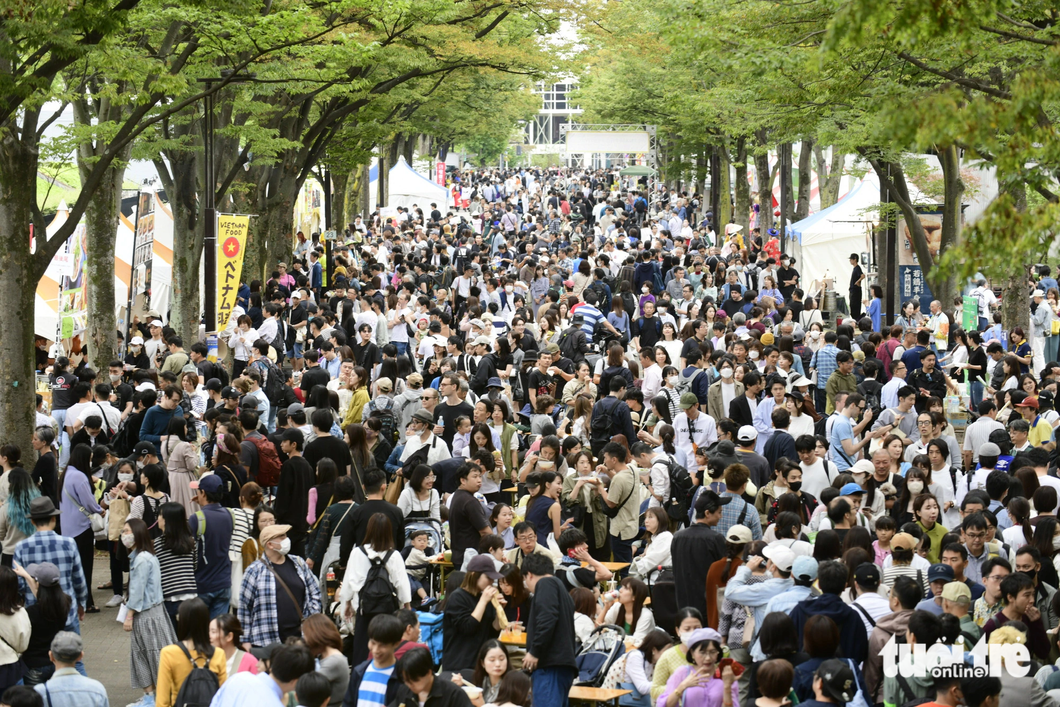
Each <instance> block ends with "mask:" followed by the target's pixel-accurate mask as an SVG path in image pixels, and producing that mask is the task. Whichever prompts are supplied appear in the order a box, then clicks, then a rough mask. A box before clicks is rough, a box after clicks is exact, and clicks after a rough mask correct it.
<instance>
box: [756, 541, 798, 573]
mask: <svg viewBox="0 0 1060 707" xmlns="http://www.w3.org/2000/svg"><path fill="white" fill-rule="evenodd" d="M762 554H763V555H764V556H765V557H766V559H767V560H772V561H773V564H774V565H776V566H777V569H779V570H781V571H782V572H791V566H792V565H794V564H795V553H794V552H792V551H791V550H790V549H789V548H788V547H787V546H785V545H781V544H779V543H770V544H769V545H766V546H765V548H763V549H762Z"/></svg>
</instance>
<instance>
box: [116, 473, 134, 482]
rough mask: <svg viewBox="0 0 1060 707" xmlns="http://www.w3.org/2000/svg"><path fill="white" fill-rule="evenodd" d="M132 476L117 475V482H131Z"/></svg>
mask: <svg viewBox="0 0 1060 707" xmlns="http://www.w3.org/2000/svg"><path fill="white" fill-rule="evenodd" d="M132 480H133V475H132V474H118V481H132Z"/></svg>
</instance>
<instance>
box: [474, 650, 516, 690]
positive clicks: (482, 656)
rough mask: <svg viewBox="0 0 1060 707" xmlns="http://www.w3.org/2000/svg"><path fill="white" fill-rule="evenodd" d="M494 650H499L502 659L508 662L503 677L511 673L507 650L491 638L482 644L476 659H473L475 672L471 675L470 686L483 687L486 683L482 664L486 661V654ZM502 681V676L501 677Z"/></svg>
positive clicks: (484, 669)
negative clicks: (502, 655) (502, 654)
mask: <svg viewBox="0 0 1060 707" xmlns="http://www.w3.org/2000/svg"><path fill="white" fill-rule="evenodd" d="M494 648H499V649H500V650H501V652H502V653H504V659H505V660H506V661H507V662H508V668H507V669H506V670H505V671H504V673H505V675H507V674H508V673H509V672H511V669H512V662H511V658H510V657H509V656H508V649H507V648H505V647H504V644H503V643H501V642H500V641H498V640H497V639H496V638H491V639H490V640H488V641H486V642H485V643H483V644H482V647H481V648H479V650H478V657H477V658H475V672H473V673H472V674H471V684H472V685H475V686H476V687H483V686H484V685H485V683H486V668H485V666H483V663H484V662H485V660H486V654H487V653H489V652H490V651H491V650H493V649H494ZM501 679H504V675H502V676H501Z"/></svg>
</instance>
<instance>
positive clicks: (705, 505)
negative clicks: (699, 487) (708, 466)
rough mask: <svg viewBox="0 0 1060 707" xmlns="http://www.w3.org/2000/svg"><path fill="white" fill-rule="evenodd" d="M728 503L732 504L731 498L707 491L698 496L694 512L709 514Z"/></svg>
mask: <svg viewBox="0 0 1060 707" xmlns="http://www.w3.org/2000/svg"><path fill="white" fill-rule="evenodd" d="M730 503H732V496H719V495H718V494H717V493H715V492H714V491H711V490H710V489H707V490H706V491H704V492H703V493H701V494H699V498H697V499H696V512H697V513H711V512H713V511H716V510H718V509H719V508H721V507H722V506H727V505H729V504H730Z"/></svg>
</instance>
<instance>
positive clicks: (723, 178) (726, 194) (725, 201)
mask: <svg viewBox="0 0 1060 707" xmlns="http://www.w3.org/2000/svg"><path fill="white" fill-rule="evenodd" d="M717 150H718V176H717V179H716V180H715V179H713V178H712V179H711V182H712V183H713V182H714V181H717V183H718V211H719V212H720V213H719V214H718V223H720V224H721V228H722V230H723V231H724V229H725V224H727V223H729V220H730V219H731V218H732V183H731V180H730V178H729V167H730V166H731V165H732V160H731V159H730V158H729V149H728V148H727V147H726V146H725V145H718V148H717Z"/></svg>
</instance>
